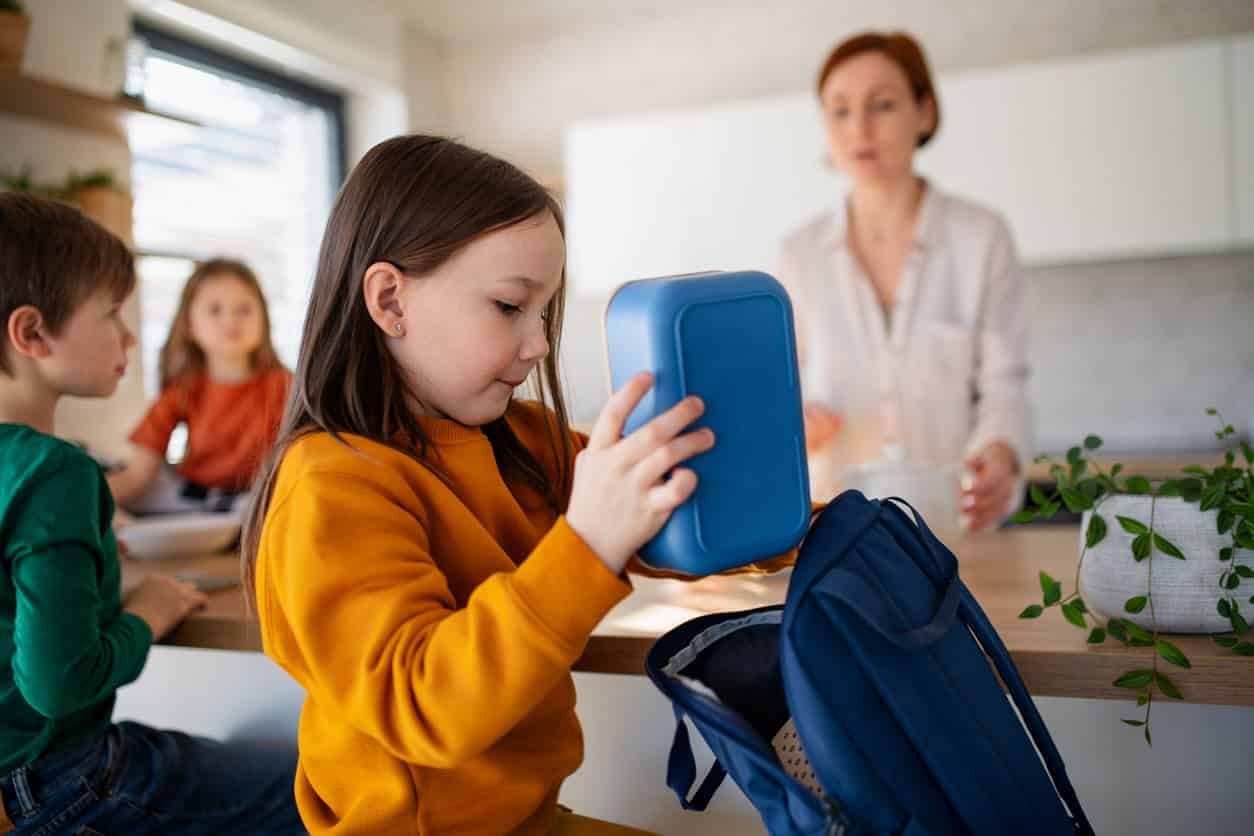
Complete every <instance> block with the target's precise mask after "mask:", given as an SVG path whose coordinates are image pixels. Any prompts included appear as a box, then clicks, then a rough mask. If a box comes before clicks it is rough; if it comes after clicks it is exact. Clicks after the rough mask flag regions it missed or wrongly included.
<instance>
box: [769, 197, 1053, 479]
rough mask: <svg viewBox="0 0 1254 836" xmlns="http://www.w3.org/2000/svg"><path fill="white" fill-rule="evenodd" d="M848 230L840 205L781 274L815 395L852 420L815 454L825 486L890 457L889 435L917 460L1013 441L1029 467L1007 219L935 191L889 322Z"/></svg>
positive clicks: (1019, 299) (788, 251)
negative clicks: (851, 469) (850, 469)
mask: <svg viewBox="0 0 1254 836" xmlns="http://www.w3.org/2000/svg"><path fill="white" fill-rule="evenodd" d="M846 229H847V208H846V204H845V203H844V202H843V201H842V203H841V206H840V208H839V209H837V210H836V211H834V212H828V213H825V214H823V215H821V216H820V217H818V218H816V219H815V220H813V221H810V222H809V223H807V224H805V225H804V226H802V227H801V228H800V229H798V230H796V231H795V232H793V233H792V234H790V235H789V236H787V237H786V238H785V239H784V242H783V244H782V246H781V248H780V258H779V265H778V271H777V276H778V278H779V280H780V281H781V283H783V284H784V286H785V287H786V288H787V290H788V292H789V295H790V297H791V299H792V302H793V314H794V317H795V321H796V326H797V341H798V346H797V348H798V355H799V359H800V362H801V371H802V374H801V379H802V391H803V394H804V397H805V399H806V400H808V401H818V402H820V403H822V404H825V405H826V406H827V407H828V408H829V409H831V410H833V411H834V412H837V413H840V414H841V415H842V416H843V417H844V426H843V427H842V429H841V432H840V435H839V436H838V437H837V439H836V441H835V442H833V444H832V446H831V448H830V449H829V450H826V451H821V452H820V453H819V454H818V455H817V456H812V465H815V466H813V467H812V469H813V470H815V471H816V472H815V473H814V476H815V477H816V479H817V481H818V482H820V485H819V486H818V487H817V488H816V489H817V490H824V488H825V486H823V485H822V484H821V483H822V481H823V480H824V478H829V479H833V484H834V485H837V486H838V484H839V480H838V478H833V475H834V474H836V473H838V471H839V468H841V467H844V466H848V465H855V464H860V463H863V462H866V461H872V460H875V459H878V458H880V456H881V454H882V452H883V449H884V444H885V443H886V442H889V441H895V442H900V443H902V444H904V446H905V448H906V453H907V456H908V457H909V459H910V460H912V461H918V462H925V463H929V464H942V465H960V464H961V463H962V461H963V460H964V459H965V458H966V456H967V455H969V454H971V453H974V452H975V451H976V450H978V449H980V448H981V447H983V446H984V445H985V444H988V443H989V442H992V441H995V440H1003V441H1005V442H1007V443H1008V444H1010V446H1011V447H1013V448H1014V450H1015V451H1016V452H1017V453H1018V456H1019V463H1020V472H1022V471H1023V470H1026V468H1027V465H1028V464H1029V463H1030V462H1031V460H1032V455H1033V449H1032V414H1031V408H1030V406H1029V403H1028V398H1027V381H1028V364H1027V357H1026V342H1027V323H1026V320H1025V315H1024V309H1023V278H1022V275H1021V273H1020V271H1019V269H1018V264H1017V262H1016V258H1015V251H1014V244H1013V242H1012V241H1011V237H1010V230H1009V228H1008V227H1007V225H1006V222H1005V221H1004V220H1003V219H1002V218H1001V216H1000V215H998V214H997V213H995V212H992V211H990V210H988V209H985V208H983V207H980V206H977V205H976V204H974V203H971V202H969V201H966V200H962V199H960V198H957V197H953V196H951V195H948V194H945V193H943V192H940V191H938V190H937V189H936V188H934V187H931V186H928V188H927V189H926V191H925V193H924V197H923V201H922V204H921V206H920V208H919V215H918V218H917V220H916V222H915V233H914V242H913V245H912V252H911V253H910V255H909V257H908V259H907V261H906V265H905V269H904V273H903V275H902V280H901V282H900V284H899V286H898V293H897V299H896V301H895V303H894V307H893V309H892V311H891V313H890V314H889V315H888V316H886V315H885V312H884V310H883V309H882V308H881V306H880V303H879V301H878V299H877V298H876V295H875V290H874V288H873V287H872V285H871V282H870V279H869V278H868V277H867V276H866V274H865V273H864V271H863V270H862V268H861V267H860V266H859V264H858V262H857V259H856V258H855V257H854V254H853V251H852V249H851V247H850V244H849V242H848V240H847V236H846ZM825 456H826V457H827V459H828V461H827V462H823V461H822V459H823V458H824V457H825ZM816 459H817V460H818V461H816ZM817 471H822V472H823V473H826V474H828V476H826V477H824V476H820V474H819V472H817ZM1020 487H1021V486H1020ZM1018 500H1019V495H1018V493H1016V496H1015V497H1014V499H1013V502H1015V503H1016V504H1017V502H1018Z"/></svg>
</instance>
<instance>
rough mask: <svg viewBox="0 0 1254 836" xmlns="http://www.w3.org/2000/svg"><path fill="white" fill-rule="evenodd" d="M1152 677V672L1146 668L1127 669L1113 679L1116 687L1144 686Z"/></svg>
mask: <svg viewBox="0 0 1254 836" xmlns="http://www.w3.org/2000/svg"><path fill="white" fill-rule="evenodd" d="M1153 678H1154V672H1153V671H1152V670H1148V669H1142V670H1137V671H1128V672H1127V673H1125V674H1124V675H1123V676H1121V677H1119V678H1118V679H1116V680H1115V681H1114V686H1115V687H1116V688H1144V687H1145V686H1146V685H1149V684H1150V681H1151V680H1152V679H1153Z"/></svg>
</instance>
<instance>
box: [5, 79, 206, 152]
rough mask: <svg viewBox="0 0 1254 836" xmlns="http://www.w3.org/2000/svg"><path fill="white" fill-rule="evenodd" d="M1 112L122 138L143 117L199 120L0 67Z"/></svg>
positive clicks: (188, 122) (185, 121) (183, 121)
mask: <svg viewBox="0 0 1254 836" xmlns="http://www.w3.org/2000/svg"><path fill="white" fill-rule="evenodd" d="M0 112H6V113H15V114H18V115H20V116H29V117H31V118H34V119H41V120H44V121H48V122H55V123H57V124H60V125H64V126H66V127H69V128H76V129H78V130H83V131H91V132H92V133H98V134H103V135H105V136H110V137H115V138H117V139H120V140H122V141H126V139H127V136H128V130H129V128H131V127H133V126H134V125H135V124H137V123H139V122H142V121H144V120H150V119H159V120H162V121H163V122H167V123H177V124H183V125H188V126H197V125H199V124H200V123H199V122H196V121H194V120H191V119H184V118H183V117H181V116H172V115H170V114H165V113H157V112H156V111H152V110H149V109H148V108H146V107H144V105H143V102H141V101H139V100H137V99H130V98H126V97H122V96H119V97H117V98H108V97H106V96H99V95H96V94H94V93H87V92H84V91H82V90H76V89H74V88H72V87H66V86H65V85H63V84H58V83H56V82H53V81H46V80H44V79H41V78H36V77H34V76H29V75H21V74H19V73H15V72H13V71H11V70H0Z"/></svg>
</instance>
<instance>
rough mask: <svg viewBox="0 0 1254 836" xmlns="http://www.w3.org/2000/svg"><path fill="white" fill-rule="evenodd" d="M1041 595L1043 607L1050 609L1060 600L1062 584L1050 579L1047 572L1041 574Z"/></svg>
mask: <svg viewBox="0 0 1254 836" xmlns="http://www.w3.org/2000/svg"><path fill="white" fill-rule="evenodd" d="M1041 594H1042V595H1043V596H1044V603H1045V606H1047V607H1052V606H1053V605H1054V604H1057V603H1058V600H1059V599H1060V598H1062V584H1060V583H1059V582H1058V581H1056V580H1054V579H1053V578H1052V577H1050V576H1049V573H1048V572H1041Z"/></svg>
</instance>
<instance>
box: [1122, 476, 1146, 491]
mask: <svg viewBox="0 0 1254 836" xmlns="http://www.w3.org/2000/svg"><path fill="white" fill-rule="evenodd" d="M1123 489H1124V490H1125V491H1127V492H1128V493H1130V494H1134V495H1141V494H1147V493H1149V492H1150V483H1149V480H1148V479H1146V478H1145V477H1144V476H1129V477H1128V480H1127V481H1126V482H1124V483H1123Z"/></svg>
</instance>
